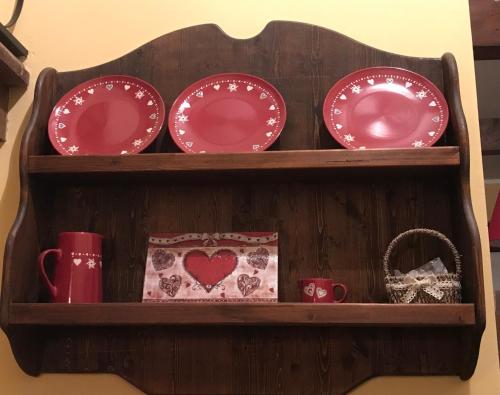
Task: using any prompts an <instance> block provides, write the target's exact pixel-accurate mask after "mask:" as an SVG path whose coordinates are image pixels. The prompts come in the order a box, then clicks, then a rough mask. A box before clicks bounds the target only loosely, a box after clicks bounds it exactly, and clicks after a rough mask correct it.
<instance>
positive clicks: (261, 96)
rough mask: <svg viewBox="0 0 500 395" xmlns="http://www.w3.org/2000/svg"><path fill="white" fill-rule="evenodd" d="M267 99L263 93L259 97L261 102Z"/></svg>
mask: <svg viewBox="0 0 500 395" xmlns="http://www.w3.org/2000/svg"><path fill="white" fill-rule="evenodd" d="M266 97H267V95H266V94H265V93H264V92H262V93H261V94H260V96H259V98H260V100H264V99H265V98H266Z"/></svg>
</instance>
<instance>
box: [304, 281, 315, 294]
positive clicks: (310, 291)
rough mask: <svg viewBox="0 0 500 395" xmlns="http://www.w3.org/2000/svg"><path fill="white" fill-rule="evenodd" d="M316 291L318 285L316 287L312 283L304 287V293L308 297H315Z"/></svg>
mask: <svg viewBox="0 0 500 395" xmlns="http://www.w3.org/2000/svg"><path fill="white" fill-rule="evenodd" d="M315 289H316V285H314V283H310V284H309V285H307V286H305V287H304V293H305V294H306V295H309V296H313V295H314V290H315Z"/></svg>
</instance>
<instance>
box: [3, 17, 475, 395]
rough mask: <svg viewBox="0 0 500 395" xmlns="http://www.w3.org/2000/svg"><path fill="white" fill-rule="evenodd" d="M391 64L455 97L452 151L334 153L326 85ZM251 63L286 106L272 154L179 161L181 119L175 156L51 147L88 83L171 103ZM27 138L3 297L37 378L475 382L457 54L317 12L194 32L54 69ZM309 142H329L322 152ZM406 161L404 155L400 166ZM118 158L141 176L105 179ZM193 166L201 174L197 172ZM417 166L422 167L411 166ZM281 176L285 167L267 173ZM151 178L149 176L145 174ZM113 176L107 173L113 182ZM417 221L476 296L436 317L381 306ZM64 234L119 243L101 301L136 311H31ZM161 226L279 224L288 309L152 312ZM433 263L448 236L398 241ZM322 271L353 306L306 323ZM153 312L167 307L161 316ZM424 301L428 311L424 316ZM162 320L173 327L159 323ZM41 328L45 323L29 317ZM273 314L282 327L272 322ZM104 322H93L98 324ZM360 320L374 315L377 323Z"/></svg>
mask: <svg viewBox="0 0 500 395" xmlns="http://www.w3.org/2000/svg"><path fill="white" fill-rule="evenodd" d="M379 65H390V66H398V67H404V68H408V69H410V70H413V71H416V72H418V73H421V74H423V75H424V76H426V77H427V78H429V79H430V80H431V81H433V82H434V83H435V84H436V85H437V86H438V87H439V88H440V89H443V90H444V91H445V93H446V96H447V99H448V102H449V103H450V119H451V122H450V125H449V126H448V128H447V130H446V132H445V134H444V135H443V137H442V138H441V139H440V141H439V142H438V147H439V148H436V149H434V148H433V149H429V150H421V151H413V150H411V151H404V150H396V151H391V154H394V155H389V152H388V151H387V150H382V151H371V150H370V151H366V152H349V151H337V150H334V151H332V152H327V151H324V150H331V149H337V148H340V147H339V146H338V144H337V143H336V142H335V141H334V140H333V139H332V138H331V136H330V135H329V133H328V131H327V130H326V127H325V125H324V123H323V120H322V111H321V109H322V104H323V99H324V97H325V95H326V92H327V91H328V89H329V88H330V86H331V85H332V84H333V83H334V82H335V81H337V80H338V79H339V78H340V77H342V76H344V75H345V74H347V73H349V72H351V71H354V70H356V69H359V68H363V67H367V66H379ZM235 70H237V71H239V72H246V73H250V74H255V75H258V76H260V77H262V78H264V79H266V80H268V81H269V82H271V83H272V84H273V85H275V86H276V87H277V89H278V90H279V91H280V92H281V93H282V94H283V96H284V98H285V100H286V103H287V110H288V114H289V116H288V119H287V123H286V126H285V129H284V131H283V133H282V135H281V137H280V138H279V139H278V141H277V142H276V143H275V144H274V145H273V146H272V147H271V152H269V153H262V154H256V155H255V156H250V155H249V156H246V155H244V156H242V157H241V158H239V157H238V158H236V157H235V156H231V155H229V156H208V155H207V156H206V157H205V156H199V157H196V158H195V159H194V156H188V155H184V154H179V155H176V154H174V153H175V152H178V149H177V148H176V147H175V145H174V144H173V142H172V140H171V139H170V137H169V135H168V133H166V132H165V129H164V130H163V131H162V133H161V136H160V138H158V139H157V141H156V142H155V144H153V145H152V146H151V147H150V149H149V153H152V152H156V153H159V152H163V153H162V154H158V155H156V154H155V155H148V154H145V155H137V156H134V157H123V158H122V157H115V158H110V157H99V158H95V157H94V158H92V157H89V158H61V157H52V156H50V155H51V154H53V153H54V150H53V149H52V147H51V146H50V144H49V141H48V138H47V128H46V124H47V120H48V117H49V113H50V109H51V107H52V106H53V105H54V104H55V103H56V102H57V99H58V98H59V97H61V96H62V95H63V94H64V93H65V92H66V91H67V90H69V89H71V88H72V87H74V86H75V85H77V84H79V83H81V82H83V81H85V80H87V79H90V78H95V77H98V76H101V75H105V74H117V73H118V74H119V73H123V74H131V75H135V76H138V77H140V78H143V79H145V80H146V81H148V82H149V83H151V84H152V85H153V86H155V87H156V88H157V89H158V90H159V92H160V93H161V95H162V97H163V99H164V100H165V104H166V107H167V108H168V107H169V106H170V105H171V103H172V102H173V100H174V99H175V98H176V96H177V95H178V93H180V92H181V91H182V90H183V89H184V88H185V87H186V86H187V85H189V84H191V83H192V82H194V81H196V80H198V79H200V78H202V77H205V76H207V75H210V74H213V73H219V72H228V71H235ZM443 77H444V79H443ZM36 109H38V110H36ZM25 142H26V144H25V148H23V151H22V153H21V181H22V184H21V185H22V200H21V206H20V212H19V215H18V217H17V219H16V224H15V226H14V228H13V230H12V232H11V234H10V236H9V237H10V238H9V240H10V244H9V243H8V246H7V251H8V252H7V254H6V258H5V261H4V262H5V273H6V274H7V276H6V278H4V284H3V294H4V295H8V296H7V298H2V310H1V311H2V315H1V317H2V325H3V328H4V330H5V331H6V332H7V334H8V336H9V339H10V341H11V344H12V345H13V349H14V348H15V350H14V352H15V354H16V358H17V360H18V363H19V364H20V366H21V367H22V368H23V369H24V370H25V371H27V372H28V373H30V374H38V373H40V372H112V373H116V374H119V375H120V376H122V377H124V378H125V379H126V380H128V381H130V382H131V383H133V384H134V385H136V386H138V387H139V388H141V389H142V390H144V391H146V392H147V393H151V394H167V393H170V394H270V393H272V394H289V393H297V392H299V393H311V394H317V393H324V394H343V393H346V392H347V391H348V390H349V389H351V388H353V387H354V386H356V385H358V384H359V383H361V382H363V381H365V380H367V379H368V378H370V377H373V376H376V375H436V374H442V375H461V377H462V378H467V377H469V376H470V374H472V372H473V370H474V366H475V362H476V360H477V352H478V350H479V342H480V338H481V333H482V330H483V329H484V325H483V324H484V300H483V295H482V293H483V284H482V280H481V279H482V277H481V276H482V275H481V259H480V256H479V254H478V252H479V251H480V245H479V241H478V240H479V239H478V235H477V228H476V227H475V226H476V225H475V221H474V216H473V213H472V207H471V205H470V191H469V179H468V177H469V173H468V167H469V151H468V149H469V148H468V140H467V129H466V125H465V118H464V117H463V113H462V112H461V105H460V97H459V94H458V75H457V70H456V65H454V60H453V58H452V57H451V56H450V55H447V56H445V57H444V58H443V60H439V59H423V58H412V57H405V56H399V55H394V54H390V53H387V52H383V51H380V50H377V49H374V48H370V47H368V46H365V45H363V44H360V43H358V42H355V41H353V40H351V39H349V38H347V37H345V36H342V35H340V34H337V33H335V32H332V31H329V30H327V29H323V28H320V27H317V26H312V25H307V24H302V23H292V22H272V23H270V24H269V25H268V26H266V28H265V29H264V30H263V31H262V32H261V33H260V34H259V35H258V36H256V37H253V38H251V39H248V40H234V39H232V38H230V37H228V36H227V35H225V34H224V33H223V32H222V31H221V30H220V29H219V28H218V27H216V26H215V25H202V26H195V27H192V28H187V29H182V30H179V31H176V32H173V33H170V34H167V35H165V36H163V37H160V38H158V39H156V40H154V41H152V42H150V43H148V44H145V45H144V46H142V47H140V48H138V49H137V50H135V51H132V52H131V53H130V54H128V55H126V56H124V57H122V58H120V59H117V60H115V61H112V62H109V63H106V64H104V65H101V66H97V67H94V68H90V69H86V70H78V71H72V72H64V73H56V72H55V71H54V70H50V69H49V70H47V71H45V72H44V73H43V74H42V76H41V77H40V80H39V84H38V88H37V97H36V98H35V103H34V112H33V118H32V120H31V122H30V126H29V127H28V130H27V131H26V135H25ZM450 146H451V147H450ZM456 147H458V153H459V157H458V158H457V151H456V150H457V148H456ZM308 150H315V152H314V155H315V156H314V157H313V156H312V155H313V153H310V152H307V151H308ZM316 150H317V155H316ZM289 151H299V152H289ZM417 152H418V153H419V154H420V153H421V155H418V157H417V156H416V153H417ZM292 155H293V156H294V158H292ZM41 156H43V157H41ZM191 158H193V159H192V160H191ZM266 158H267V159H266ZM295 159H296V161H295ZM314 159H316V161H317V162H313V160H314ZM231 161H232V164H231ZM344 161H345V162H344ZM396 164H400V165H401V164H402V165H403V166H402V167H400V168H399V170H398V171H394V170H395V169H398V167H396ZM107 165H109V166H112V167H111V168H110V169H109V172H110V173H114V174H120V173H121V174H123V175H124V177H113V176H108V175H106V174H105V173H106V172H105V171H104V169H105V166H107ZM113 166H114V167H113ZM372 166H375V168H376V169H378V171H377V172H376V173H373V172H372V171H371V170H373V168H372ZM212 167H214V168H215V169H216V170H215V171H216V172H228V173H232V172H233V171H236V170H238V169H240V170H241V169H243V170H248V171H247V172H246V173H244V174H243V175H242V176H240V175H238V174H237V173H234V174H231V177H219V178H217V179H216V181H214V180H213V179H211V178H210V177H209V175H210V174H209V173H210V172H209V171H208V169H207V168H212ZM134 169H139V170H138V171H134ZM186 169H187V173H191V174H194V175H197V176H196V177H186V175H187V173H183V172H186ZM301 169H307V170H308V173H307V177H300V178H297V177H293V176H290V177H289V176H287V177H282V175H283V174H285V173H286V171H287V172H288V173H287V174H294V173H296V172H298V171H299V170H301ZM350 169H354V170H353V171H352V172H351V171H348V170H350ZM414 169H418V171H410V170H414ZM424 169H428V170H429V171H424ZM438 170H439V171H438ZM267 171H270V172H273V174H274V175H275V177H263V175H265V174H266V172H267ZM148 172H149V173H151V176H150V177H146V176H144V173H148ZM169 172H170V173H169ZM101 173H103V174H104V176H103V177H98V175H99V174H101ZM157 173H165V174H171V173H175V174H177V175H178V176H179V177H177V178H175V179H174V178H169V177H157V176H156V175H157ZM84 174H87V175H88V176H86V177H82V175H84ZM415 227H429V228H434V229H436V230H438V231H440V232H442V233H444V234H446V235H447V236H449V237H450V238H451V240H452V241H453V243H454V244H455V245H456V246H457V248H458V249H459V251H460V252H461V253H462V255H463V256H464V268H463V269H464V273H465V275H464V278H463V286H464V302H465V303H466V304H464V305H460V306H440V307H436V309H434V308H433V306H423V307H420V306H385V305H383V303H386V302H387V295H386V291H385V286H384V280H383V273H382V256H383V254H384V252H385V249H386V247H387V245H388V243H389V241H390V240H392V238H394V237H395V236H396V235H397V234H399V233H401V232H403V231H405V230H407V229H410V228H415ZM64 230H87V231H95V232H99V233H101V234H103V235H104V236H105V242H104V246H103V254H104V265H103V284H104V299H105V301H106V302H111V303H112V304H111V305H109V306H115V304H116V303H120V304H122V303H124V305H122V306H121V307H117V310H116V311H112V312H110V313H109V315H107V314H105V313H103V314H99V311H100V310H98V311H96V310H95V309H93V308H90V310H85V308H83V309H84V310H83V311H82V310H81V309H82V307H78V306H74V309H73V308H72V307H73V306H52V305H43V306H39V305H32V303H37V302H45V301H47V300H48V299H47V293H46V292H44V291H43V288H42V287H40V281H39V279H38V278H37V276H36V271H35V270H33V268H34V264H35V259H36V254H37V252H38V251H39V250H40V249H44V248H48V247H52V246H53V245H54V243H55V242H56V237H57V233H58V232H60V231H64ZM159 231H171V232H215V231H218V232H225V231H277V232H279V237H280V242H279V256H280V270H279V300H280V301H281V302H283V303H284V305H282V306H281V307H283V308H284V309H288V310H287V311H286V314H284V313H283V312H284V311H285V310H278V311H281V313H275V312H274V311H273V313H272V314H271V313H269V312H266V313H265V316H264V317H262V318H257V317H258V315H259V314H261V315H262V314H263V313H262V311H259V310H258V309H262V308H264V309H266V306H263V307H262V306H261V307H258V306H257V307H253V306H252V307H250V308H249V309H247V310H244V306H243V307H241V309H242V311H241V312H240V311H237V312H234V311H233V310H231V309H232V308H233V307H232V306H221V307H220V309H222V311H223V312H222V313H221V312H220V311H219V310H213V311H212V314H209V313H208V312H203V313H204V315H201V313H198V312H197V311H196V309H201V307H203V306H196V307H193V309H194V310H191V311H192V312H191V317H192V318H191V319H193V320H194V319H197V318H196V316H195V313H196V314H198V315H199V316H200V317H205V318H204V320H212V322H218V320H222V318H223V317H224V320H226V321H225V322H226V323H227V321H230V320H236V321H237V320H241V319H242V318H241V317H245V318H244V319H246V320H248V321H249V322H250V323H252V325H238V324H237V323H236V322H232V324H231V325H230V326H223V325H213V326H210V325H204V326H203V327H200V326H196V325H192V324H185V325H182V326H181V327H176V326H172V325H170V322H174V321H176V320H177V319H178V320H180V321H182V317H184V319H186V320H187V319H189V316H188V315H186V314H184V315H183V313H180V312H179V313H177V312H176V313H173V312H171V313H170V315H169V316H167V317H165V318H163V317H162V316H161V315H162V314H163V312H164V311H165V309H168V308H174V307H175V306H174V307H169V306H142V305H139V304H138V302H140V300H141V296H142V285H143V278H144V266H145V256H146V246H147V237H148V234H149V233H152V232H159ZM436 256H441V257H442V258H443V260H444V261H445V264H446V265H447V266H448V269H449V270H453V266H452V265H451V264H450V262H451V259H450V258H451V257H450V256H448V255H447V252H446V250H445V249H443V246H442V245H441V244H440V243H438V242H436V243H434V242H433V241H429V240H422V239H420V238H410V239H408V240H406V241H405V242H404V243H401V245H400V247H399V248H398V250H397V251H396V253H395V255H394V261H393V262H392V264H393V267H394V268H398V269H400V270H402V271H408V270H410V269H412V268H414V267H416V266H420V265H421V264H423V263H425V262H426V261H427V260H429V259H432V258H434V257H436ZM306 276H322V277H333V278H334V279H335V281H338V282H343V283H346V284H347V285H348V286H349V291H350V292H349V295H348V300H347V301H348V302H349V304H346V305H342V306H338V307H337V306H328V307H327V309H326V310H322V309H320V307H319V306H314V307H312V308H313V309H314V311H316V310H315V309H319V310H318V311H317V312H315V314H316V315H313V316H312V318H311V316H309V315H307V314H306V315H304V311H303V310H301V309H303V306H299V307H300V308H296V307H295V305H294V303H296V302H297V301H298V300H299V291H298V287H297V280H298V279H300V278H304V277H306ZM128 303H132V304H131V305H128ZM351 303H352V304H351ZM357 304H363V305H361V306H359V305H357ZM364 304H366V305H364ZM371 304H375V305H371ZM127 306H129V307H130V309H129V310H127ZM372 306H373V309H372V308H371V307H372ZM150 307H152V309H157V310H154V311H156V313H154V314H152V317H148V318H145V315H146V313H144V312H145V311H148V310H147V309H148V308H150ZM95 308H97V309H100V308H103V309H106V308H109V307H108V306H106V305H103V306H97V307H95ZM142 308H144V310H143V309H142ZM177 308H180V307H177ZM272 308H273V309H276V308H279V306H273V307H272ZM407 308H408V309H407ZM23 309H24V310H23ZM29 309H32V310H29ZM44 309H46V310H44ZM58 309H67V310H68V311H69V312H68V313H67V315H62V316H61V315H60V314H57V313H55V311H56V310H58ZM224 309H225V310H224ZM383 309H390V311H391V313H382V312H381V311H385V310H383ZM415 309H417V310H416V311H428V313H415V314H414V316H413V317H410V316H411V315H412V314H411V313H412V312H414V311H415ZM418 309H421V310H418ZM132 310H133V311H136V312H135V313H131V311H132ZM337 310H339V311H340V312H341V313H338V314H337ZM444 310H446V311H448V313H444ZM472 310H473V314H472ZM44 311H45V314H44V313H43V312H44ZM151 311H153V310H151ZM393 311H394V312H395V311H398V313H394V314H392V312H393ZM363 312H365V313H366V316H364V315H362V313H363ZM376 312H381V313H380V314H376ZM437 312H441V313H442V314H437ZM37 314H38V318H37ZM62 314H64V313H62ZM165 314H166V315H168V313H165ZM280 314H282V315H285V317H281V318H280V319H283V320H285V321H286V319H287V318H286V317H288V320H291V321H294V320H297V321H300V323H297V322H295V323H293V324H292V323H290V322H288V323H287V322H285V323H284V324H283V323H282V324H278V323H276V322H271V323H272V325H271V324H270V323H269V322H270V321H272V320H273V319H276V317H274V316H275V315H276V316H277V317H278V318H279V317H280V316H279V315H280ZM51 315H52V317H54V318H53V319H54V323H55V324H54V325H53V326H49V325H45V324H43V322H41V321H42V320H43V319H46V320H47V321H46V322H48V321H49V320H52V318H51ZM99 315H101V316H102V320H103V321H105V318H104V317H108V318H109V319H110V320H115V321H116V322H118V321H121V322H126V320H129V321H128V322H130V321H133V320H135V321H134V322H133V323H129V324H126V323H124V324H123V325H107V324H106V323H105V322H104V324H105V325H97V319H98V316H99ZM43 316H45V318H44V317H43ZM178 316H179V317H178ZM419 316H420V318H418V317H419ZM23 317H24V318H23ZM58 317H59V318H58ZM71 317H73V320H74V322H72V323H71V324H68V321H65V320H71V319H72V318H71ZM153 317H158V318H157V320H158V321H159V324H158V323H154V324H152V323H151V321H147V323H144V322H143V321H142V320H152V319H153ZM265 317H267V318H265ZM304 317H305V318H304ZM370 317H371V318H370ZM23 319H24V320H26V321H24V323H23V322H22V320H23ZM30 319H31V320H35V319H36V320H37V321H36V322H32V323H31V324H30V323H29V320H30ZM154 319H156V318H154ZM258 319H262V320H265V319H267V320H270V321H263V322H262V323H261V324H260V325H259V324H258V323H257V322H256V321H257V320H258ZM311 319H313V320H315V319H316V320H325V321H329V322H330V320H333V321H336V322H334V323H330V324H325V325H318V326H315V325H303V324H308V323H309V324H310V322H308V321H305V322H304V321H301V320H311ZM16 320H19V321H17V322H16ZM58 320H59V321H58ZM78 320H81V321H80V323H78ZM85 320H88V321H87V324H85ZM89 320H90V321H89ZM92 320H94V321H93V322H94V324H95V325H94V324H92V325H90V324H89V322H92ZM252 320H254V321H252ZM342 320H345V321H344V322H340V321H342ZM363 320H366V321H371V323H369V322H366V324H365V323H363V324H362V325H361V326H362V327H360V321H363ZM384 320H387V321H385V322H383V321H384ZM396 320H397V321H398V322H395V321H396ZM222 323H223V322H219V324H222ZM254 324H255V325H254ZM321 324H323V322H322V323H321ZM283 325H288V326H286V327H285V326H283ZM380 325H381V326H384V328H380V327H379V326H380ZM397 325H406V326H405V327H397ZM413 326H418V328H414V327H413ZM42 328H45V329H46V330H45V331H42V330H41V329H42ZM23 331H26V332H23ZM30 331H31V332H30ZM32 334H36V336H33V337H30V336H31V335H32ZM32 339H34V340H32ZM30 341H31V343H30ZM33 343H36V344H33ZM16 344H17V345H18V346H16ZM30 350H31V351H32V353H31V354H32V355H33V354H34V356H30V355H29V353H28V351H30ZM33 360H35V361H38V364H32V363H31V361H33Z"/></svg>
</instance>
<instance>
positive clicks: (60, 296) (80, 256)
mask: <svg viewBox="0 0 500 395" xmlns="http://www.w3.org/2000/svg"><path fill="white" fill-rule="evenodd" d="M102 239H103V237H102V236H101V235H99V234H97V233H88V232H63V233H59V235H58V240H57V248H51V249H48V250H45V251H42V253H41V254H40V255H39V256H38V264H39V266H40V272H41V274H42V278H43V280H44V281H45V283H46V284H47V287H48V288H49V291H50V295H51V299H52V301H53V302H56V303H98V302H102V248H101V245H102ZM48 254H54V255H55V256H56V266H55V274H54V280H53V281H50V280H49V277H48V276H47V273H46V271H45V257H46V256H47V255H48Z"/></svg>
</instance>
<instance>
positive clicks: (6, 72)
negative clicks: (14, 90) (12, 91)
mask: <svg viewBox="0 0 500 395" xmlns="http://www.w3.org/2000/svg"><path fill="white" fill-rule="evenodd" d="M28 81H29V73H28V71H27V70H26V69H25V68H24V65H23V64H22V63H21V62H20V61H19V59H17V58H16V57H15V56H14V55H12V53H11V52H10V51H9V50H8V49H7V48H6V47H5V46H4V45H3V44H2V43H0V82H1V83H2V84H3V85H5V86H9V87H11V86H21V87H26V86H27V85H28Z"/></svg>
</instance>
